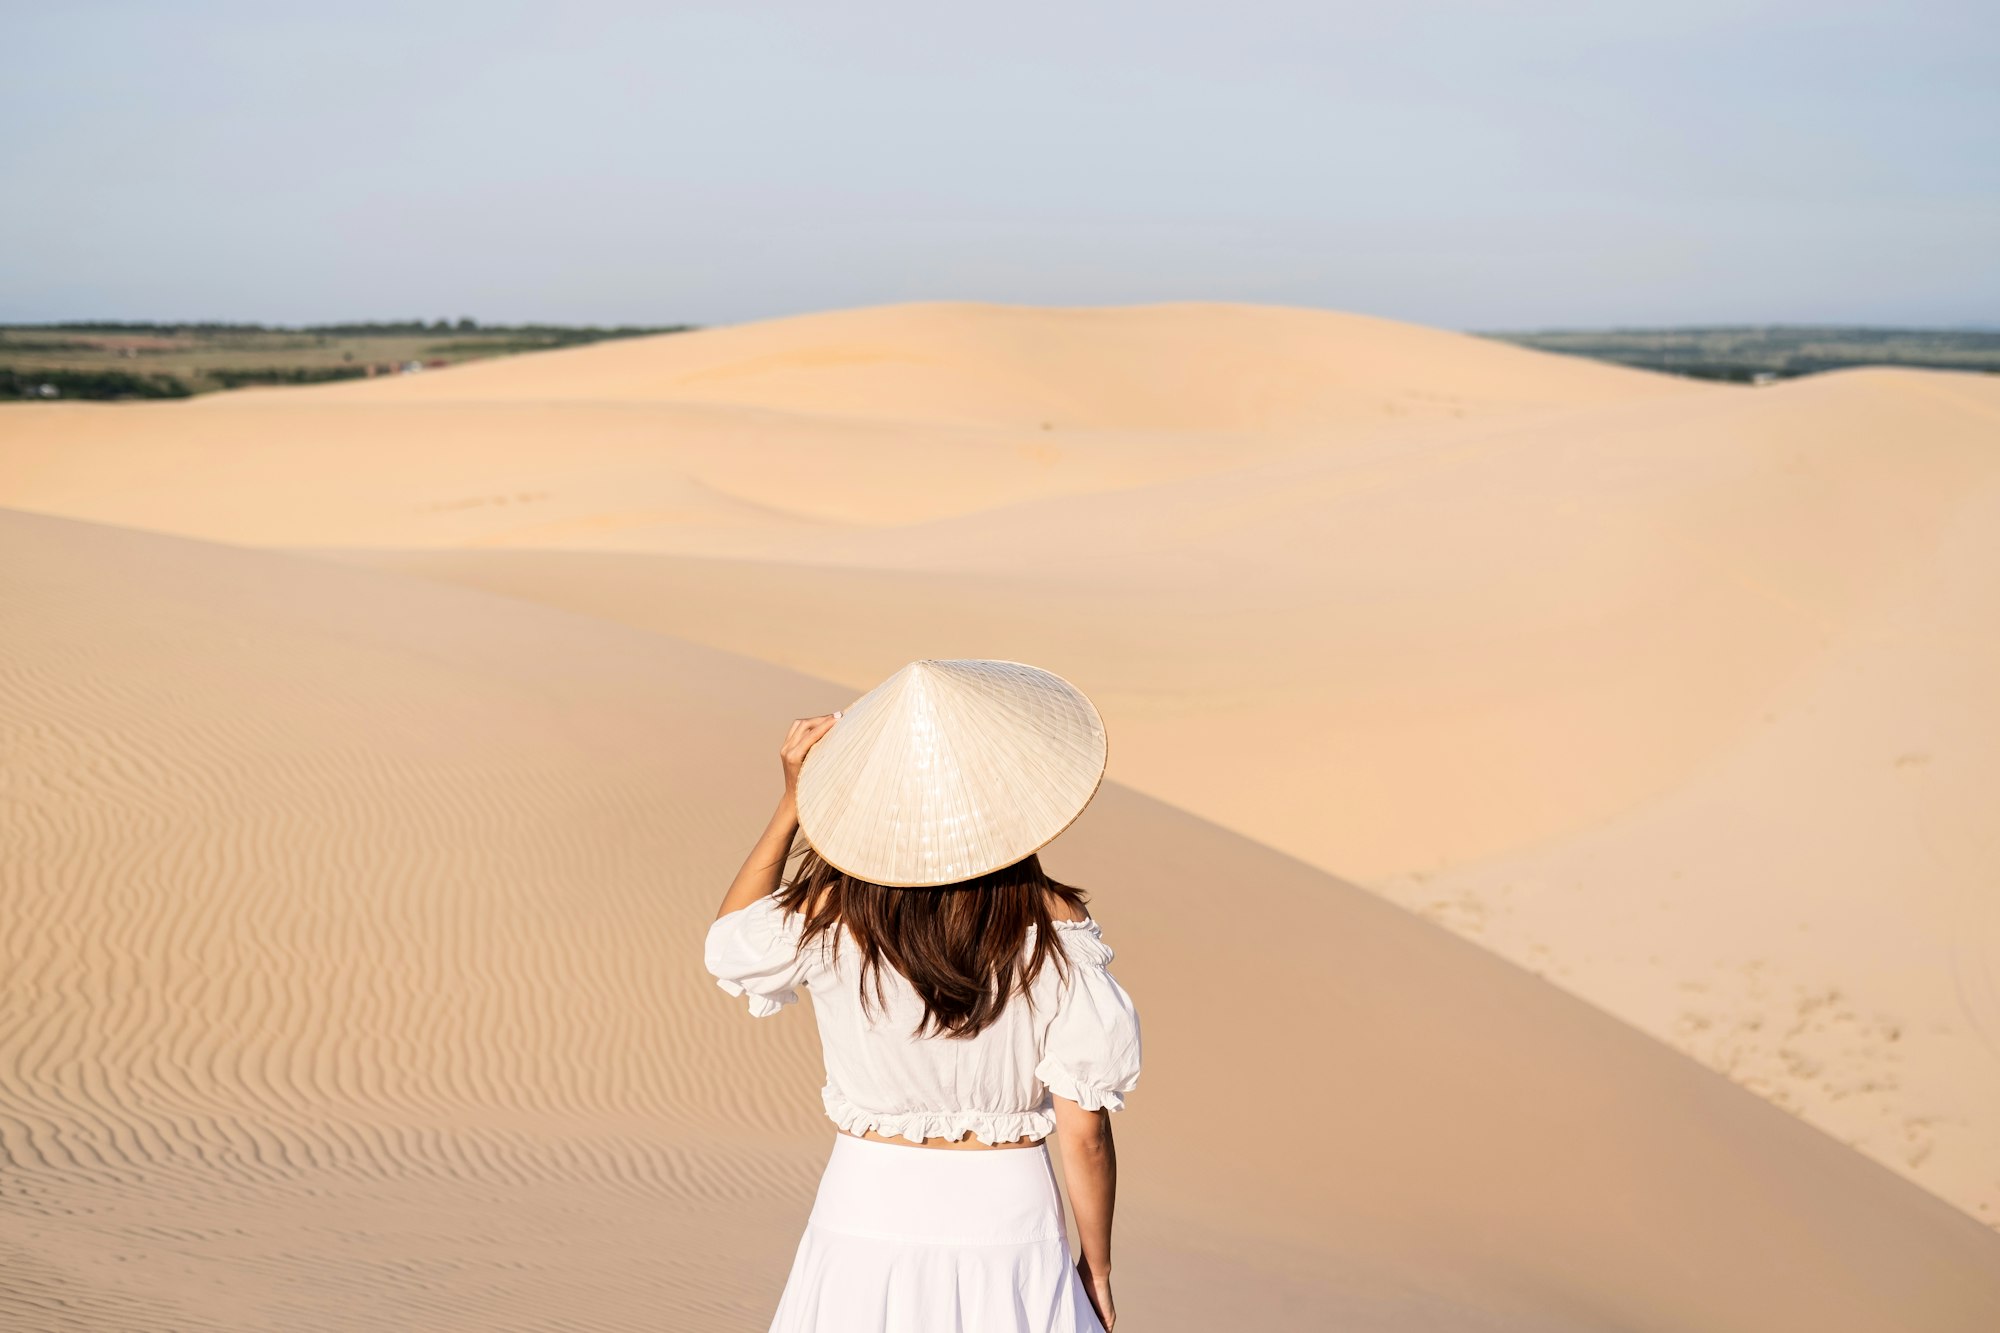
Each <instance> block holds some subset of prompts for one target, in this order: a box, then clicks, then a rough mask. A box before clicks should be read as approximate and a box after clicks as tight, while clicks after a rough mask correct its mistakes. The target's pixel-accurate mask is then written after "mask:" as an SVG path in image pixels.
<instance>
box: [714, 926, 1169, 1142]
mask: <svg viewBox="0 0 2000 1333" xmlns="http://www.w3.org/2000/svg"><path fill="white" fill-rule="evenodd" d="M1054 924H1055V931H1056V937H1057V939H1058V940H1059V941H1060V943H1061V945H1062V947H1063V950H1064V952H1065V953H1066V954H1067V956H1068V959H1069V962H1070V968H1069V977H1068V979H1067V980H1063V979H1060V978H1058V976H1057V969H1056V963H1055V960H1053V959H1051V960H1049V961H1047V962H1045V963H1043V965H1042V970H1041V972H1040V974H1039V975H1038V976H1037V977H1036V978H1035V982H1034V986H1033V988H1032V990H1031V992H1030V994H1031V995H1032V997H1033V999H1034V1004H1033V1007H1032V1008H1031V1007H1030V1006H1029V1005H1028V1004H1027V1003H1026V1001H1025V999H1024V997H1023V996H1021V995H1020V994H1016V995H1015V996H1014V997H1013V998H1012V999H1011V1000H1009V1001H1008V1003H1007V1007H1006V1008H1005V1009H1004V1010H1003V1011H1002V1012H1001V1014H1000V1017H999V1019H998V1020H997V1021H996V1022H994V1023H993V1025H992V1026H990V1027H988V1028H986V1029H985V1030H984V1031H982V1032H981V1033H979V1035H978V1036H976V1037H971V1038H967V1039H952V1038H947V1037H938V1036H929V1037H921V1038H919V1037H913V1036H911V1035H910V1034H911V1033H912V1032H913V1031H914V1030H915V1028H916V1025H917V1022H918V1020H919V1019H920V1018H922V1016H923V1011H924V1007H923V1000H922V999H921V998H920V997H919V996H918V995H917V993H916V990H915V988H914V987H912V986H911V985H910V983H909V981H908V980H907V979H906V978H904V977H903V976H902V975H901V974H899V973H898V972H897V971H896V970H895V969H894V968H892V967H889V966H888V965H887V964H886V963H885V964H884V965H883V967H882V971H881V976H882V983H883V992H884V994H885V995H886V997H887V1000H888V1003H887V1005H886V1007H885V1009H883V1010H878V1011H876V1012H875V1013H873V1014H869V1013H867V1012H865V1011H864V1010H863V1008H862V1004H861V986H860V980H859V972H860V958H859V954H860V950H859V949H858V948H856V947H855V945H854V940H853V938H852V936H848V937H846V938H845V939H844V940H843V941H842V947H841V948H840V949H839V950H838V954H837V956H836V952H835V950H834V948H833V939H832V935H833V932H831V931H829V932H827V933H826V934H824V935H821V936H820V937H819V939H818V940H816V941H814V943H813V945H812V947H810V948H808V949H806V950H805V951H803V952H801V951H800V950H799V947H798V943H799V936H800V933H801V931H802V929H803V926H804V918H803V917H802V916H801V915H800V914H799V913H796V912H785V911H783V910H782V909H781V908H780V907H779V906H778V900H777V898H776V897H765V898H761V899H759V900H757V901H756V902H753V903H751V904H750V905H749V906H747V907H741V908H738V909H737V910H735V911H733V912H730V913H728V914H726V915H724V916H721V917H718V918H716V920H715V923H714V924H713V925H711V926H710V927H709V928H708V941H707V945H706V947H705V949H704V951H703V952H704V961H705V962H706V963H707V966H708V970H709V972H710V973H711V974H712V975H713V976H714V977H715V982H716V985H718V986H720V987H721V988H722V989H723V990H725V991H728V992H729V993H730V994H731V995H741V996H745V997H747V998H748V1000H749V1007H750V1012H751V1013H752V1014H753V1015H755V1016H757V1017H759V1018H765V1017H769V1016H770V1015H772V1014H776V1013H779V1012H781V1011H782V1010H783V1009H784V1007H785V1006H786V1005H788V1004H795V1003H797V1001H798V998H799V988H800V987H801V986H803V987H805V988H807V989H808V990H810V991H811V992H812V998H813V1014H814V1016H815V1018H816V1019H817V1020H818V1023H819V1035H820V1047H821V1050H822V1052H823V1054H824V1055H825V1057H826V1086H825V1087H824V1088H822V1089H821V1090H820V1096H821V1099H822V1100H823V1101H824V1102H825V1104H826V1113H827V1115H828V1116H829V1117H831V1118H832V1120H833V1122H834V1124H836V1125H839V1126H840V1127H841V1128H842V1129H845V1130H849V1131H851V1132H853V1133H857V1134H858V1133H861V1132H862V1131H864V1130H868V1129H873V1130H875V1131H876V1132H877V1133H879V1134H884V1135H889V1136H892V1137H894V1136H901V1137H903V1138H906V1139H911V1140H914V1141H918V1142H921V1141H922V1140H924V1139H926V1138H939V1137H942V1138H949V1139H955V1138H958V1137H960V1136H961V1135H963V1134H964V1133H965V1132H967V1131H968V1130H969V1131H970V1132H971V1133H972V1134H973V1135H974V1136H975V1137H977V1138H978V1139H979V1140H981V1141H982V1142H985V1143H1010V1142H1013V1141H1014V1140H1016V1139H1021V1138H1040V1137H1043V1136H1045V1135H1047V1134H1049V1133H1052V1132H1053V1131H1054V1129H1055V1123H1056V1120H1055V1104H1054V1102H1053V1100H1052V1094H1053V1095H1058V1096H1062V1097H1067V1098H1069V1099H1070V1100H1071V1101H1073V1102H1075V1103H1076V1104H1077V1105H1079V1106H1081V1107H1083V1108H1084V1109H1085V1110H1091V1111H1094V1110H1098V1109H1099V1108H1102V1107H1109V1108H1110V1109H1111V1110H1113V1111H1117V1110H1122V1109H1123V1108H1124V1105H1125V1096H1124V1095H1125V1094H1126V1093H1128V1092H1130V1091H1131V1090H1132V1088H1133V1086H1134V1085H1135V1084H1136V1083H1137V1082H1138V1081H1139V1014H1138V1010H1137V1009H1136V1008H1135V1007H1134V1006H1133V1003H1132V998H1131V996H1129V995H1128V994H1126V992H1125V989H1124V987H1122V986H1120V985H1119V984H1118V981H1117V979H1116V978H1114V977H1113V976H1112V975H1111V971H1110V967H1109V964H1110V962H1111V958H1112V951H1111V946H1110V945H1108V944H1106V943H1105V942H1104V932H1103V929H1102V928H1101V927H1100V926H1099V925H1098V923H1097V920H1096V918H1095V917H1086V918H1085V919H1083V920H1082V921H1060V920H1059V921H1056V922H1055V923H1054ZM836 929H838V930H842V931H844V930H845V927H836ZM1033 943H1034V939H1033V933H1032V929H1031V931H1030V935H1029V939H1028V941H1027V943H1026V944H1024V945H1023V948H1024V950H1025V949H1026V948H1029V947H1032V945H1033Z"/></svg>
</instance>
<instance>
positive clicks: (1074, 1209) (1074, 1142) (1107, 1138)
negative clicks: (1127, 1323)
mask: <svg viewBox="0 0 2000 1333" xmlns="http://www.w3.org/2000/svg"><path fill="white" fill-rule="evenodd" d="M1054 1101H1055V1108H1056V1147H1057V1148H1058V1149H1059V1150H1060V1151H1061V1153H1062V1164H1063V1178H1064V1180H1066V1181H1067V1182H1068V1183H1069V1209H1070V1212H1071V1213H1073V1214H1074V1215H1075V1217H1076V1229H1077V1234H1078V1238H1079V1239H1080V1240H1081V1241H1082V1242H1083V1253H1082V1254H1081V1255H1079V1256H1078V1257H1077V1261H1076V1271H1077V1275H1078V1276H1079V1277H1081V1278H1082V1279H1083V1289H1084V1290H1085V1291H1086V1292H1088V1293H1089V1294H1090V1303H1091V1305H1092V1306H1093V1307H1095V1308H1096V1310H1097V1317H1098V1318H1099V1319H1100V1320H1102V1321H1103V1323H1104V1327H1105V1331H1106V1333H1110V1329H1111V1325H1112V1323H1113V1322H1114V1321H1116V1319H1117V1318H1118V1314H1117V1311H1116V1310H1115V1309H1114V1308H1113V1307H1112V1304H1111V1213H1112V1209H1113V1206H1114V1205H1115V1204H1116V1202H1117V1197H1118V1150H1117V1145H1116V1144H1115V1143H1113V1142H1112V1137H1111V1112H1110V1111H1108V1110H1097V1111H1086V1110H1084V1109H1083V1108H1082V1107H1081V1106H1078V1105H1077V1104H1076V1103H1075V1102H1073V1101H1071V1100H1070V1099H1069V1098H1067V1097H1055V1098H1054Z"/></svg>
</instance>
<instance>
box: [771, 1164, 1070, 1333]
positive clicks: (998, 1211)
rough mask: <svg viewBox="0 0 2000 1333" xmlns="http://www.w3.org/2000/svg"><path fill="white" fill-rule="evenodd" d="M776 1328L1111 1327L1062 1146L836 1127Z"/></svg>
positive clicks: (848, 1331) (1001, 1330)
mask: <svg viewBox="0 0 2000 1333" xmlns="http://www.w3.org/2000/svg"><path fill="white" fill-rule="evenodd" d="M771 1333H1104V1325H1103V1324H1101V1323H1099V1322H1098V1319H1097V1314H1096V1312H1095V1311H1094V1310H1092V1309H1091V1307H1090V1299H1089V1297H1088V1296H1086V1295H1085V1294H1084V1290H1083V1281H1082V1279H1081V1278H1079V1277H1078V1276H1077V1273H1076V1269H1075V1268H1074V1267H1073V1266H1072V1261H1071V1259H1070V1254H1069V1234H1068V1232H1067V1230H1066V1229H1065V1227H1064V1224H1063V1210H1062V1199H1061V1196H1060V1193H1059V1191H1058V1190H1057V1188H1056V1177H1055V1170H1054V1167H1053V1166H1052V1165H1051V1163H1050V1161H1049V1149H1048V1145H1047V1144H1038V1145H1036V1146H1035V1147H1033V1148H994V1149H980V1148H958V1149H953V1148H922V1147H918V1146H917V1145H916V1144H910V1145H907V1146H905V1145H903V1144H897V1143H882V1142H880V1141H878V1140H875V1139H863V1138H856V1137H855V1136H854V1135H852V1134H837V1135H835V1136H834V1143H833V1153H832V1156H831V1157H829V1158H828V1160H827V1164H826V1171H825V1173H824V1174H823V1175H822V1176H821V1177H820V1182H819V1194H818V1196H817V1197H816V1198H815V1199H814V1200H813V1209H812V1215H811V1217H809V1218H808V1219H807V1220H806V1230H805V1235H804V1237H803V1238H801V1239H800V1241H799V1249H798V1254H797V1255H796V1256H795V1257H794V1258H793V1260H792V1271H791V1275H790V1277H788V1278H787V1279H786V1282H785V1292H784V1295H783V1296H782V1297H781V1298H780V1299H779V1301H778V1313H777V1316H776V1318H774V1319H773V1320H772V1322H771Z"/></svg>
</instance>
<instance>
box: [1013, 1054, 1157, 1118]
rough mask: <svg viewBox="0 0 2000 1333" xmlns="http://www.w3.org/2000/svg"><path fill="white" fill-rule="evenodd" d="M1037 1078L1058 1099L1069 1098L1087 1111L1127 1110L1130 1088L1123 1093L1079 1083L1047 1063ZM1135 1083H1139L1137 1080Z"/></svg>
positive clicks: (1038, 1072) (1037, 1074)
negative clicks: (1127, 1093) (1126, 1096)
mask: <svg viewBox="0 0 2000 1333" xmlns="http://www.w3.org/2000/svg"><path fill="white" fill-rule="evenodd" d="M1036 1077H1037V1078H1039V1079H1041V1080H1042V1082H1043V1084H1044V1085H1046V1086H1047V1088H1048V1090H1049V1091H1050V1092H1053V1093H1054V1094H1055V1095H1056V1096H1058V1097H1067V1098H1068V1099H1069V1100H1071V1101H1073V1102H1075V1103H1076V1104H1077V1105H1078V1106H1081V1107H1082V1108H1083V1109H1084V1110H1086V1111H1103V1110H1111V1111H1122V1110H1124V1109H1125V1092H1129V1091H1131V1089H1130V1088H1129V1087H1128V1088H1126V1089H1125V1091H1124V1092H1121V1091H1120V1090H1119V1089H1117V1088H1109V1087H1100V1086H1095V1085H1092V1084H1089V1083H1078V1082H1077V1081H1076V1080H1075V1079H1073V1078H1071V1077H1069V1075H1068V1074H1067V1073H1065V1072H1063V1071H1062V1070H1058V1069H1050V1068H1049V1067H1048V1064H1047V1062H1044V1063H1043V1066H1042V1068H1041V1069H1040V1070H1038V1071H1036ZM1133 1081H1134V1082H1135V1083H1136V1082H1137V1080H1136V1079H1135V1080H1133Z"/></svg>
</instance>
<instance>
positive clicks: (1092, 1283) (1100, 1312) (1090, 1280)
mask: <svg viewBox="0 0 2000 1333" xmlns="http://www.w3.org/2000/svg"><path fill="white" fill-rule="evenodd" d="M1076 1275H1077V1276H1078V1277H1079V1278H1082V1279H1083V1292H1084V1295H1086V1296H1088V1297H1090V1308H1091V1309H1093V1310H1095V1311H1097V1322H1098V1323H1100V1324H1103V1325H1104V1333H1111V1326H1112V1325H1113V1324H1115V1323H1117V1322H1118V1311H1117V1309H1116V1307H1114V1306H1113V1305H1112V1304H1111V1274H1109V1273H1094V1272H1092V1271H1091V1269H1090V1260H1088V1259H1086V1258H1084V1257H1083V1256H1082V1255H1080V1254H1079V1255H1078V1256H1077V1257H1076Z"/></svg>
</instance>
